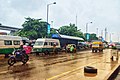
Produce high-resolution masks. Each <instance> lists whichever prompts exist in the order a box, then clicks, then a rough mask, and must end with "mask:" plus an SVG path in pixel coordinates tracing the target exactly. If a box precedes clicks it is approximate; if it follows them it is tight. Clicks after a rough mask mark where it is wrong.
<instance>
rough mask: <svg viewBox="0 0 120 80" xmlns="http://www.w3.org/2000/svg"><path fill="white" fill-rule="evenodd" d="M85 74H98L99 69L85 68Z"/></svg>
mask: <svg viewBox="0 0 120 80" xmlns="http://www.w3.org/2000/svg"><path fill="white" fill-rule="evenodd" d="M84 72H86V73H97V69H96V68H94V67H91V66H86V67H84Z"/></svg>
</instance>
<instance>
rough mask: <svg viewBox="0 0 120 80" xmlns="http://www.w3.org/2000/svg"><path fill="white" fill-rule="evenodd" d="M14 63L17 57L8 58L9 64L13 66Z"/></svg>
mask: <svg viewBox="0 0 120 80" xmlns="http://www.w3.org/2000/svg"><path fill="white" fill-rule="evenodd" d="M14 63H15V58H13V57H11V58H10V59H8V64H9V65H10V66H13V65H14Z"/></svg>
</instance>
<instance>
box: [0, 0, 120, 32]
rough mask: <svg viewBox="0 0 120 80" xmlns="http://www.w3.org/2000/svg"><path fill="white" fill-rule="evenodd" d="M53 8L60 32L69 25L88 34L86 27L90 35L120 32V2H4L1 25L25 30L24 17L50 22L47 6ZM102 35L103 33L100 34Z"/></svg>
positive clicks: (0, 19)
mask: <svg viewBox="0 0 120 80" xmlns="http://www.w3.org/2000/svg"><path fill="white" fill-rule="evenodd" d="M54 1H56V3H57V4H55V5H50V6H49V23H51V21H53V24H54V25H53V27H54V28H59V27H61V26H63V25H69V23H76V15H77V26H78V28H79V29H81V31H83V32H85V25H86V23H89V22H91V21H92V22H93V23H92V24H89V28H88V29H89V30H88V31H89V32H91V33H93V32H94V33H96V28H99V30H100V31H101V30H104V28H105V27H107V29H108V31H109V33H110V32H120V30H119V29H118V28H119V25H120V20H119V19H120V11H119V10H120V5H119V3H120V1H119V0H77V1H75V0H0V3H1V5H0V10H1V12H0V22H1V23H3V24H5V25H10V26H11V25H12V26H16V27H21V25H22V24H23V22H24V21H25V19H24V17H32V18H42V19H43V20H44V21H46V13H47V12H46V9H47V4H49V3H52V2H54ZM100 31H99V32H100Z"/></svg>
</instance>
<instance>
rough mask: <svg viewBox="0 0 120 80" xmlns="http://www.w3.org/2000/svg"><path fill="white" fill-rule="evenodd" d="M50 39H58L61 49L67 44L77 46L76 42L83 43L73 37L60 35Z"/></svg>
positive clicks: (80, 39) (54, 35)
mask: <svg viewBox="0 0 120 80" xmlns="http://www.w3.org/2000/svg"><path fill="white" fill-rule="evenodd" d="M52 38H54V39H59V41H60V45H61V47H64V46H66V45H67V44H75V45H77V44H78V41H84V39H83V38H80V37H74V36H67V35H61V34H53V35H52Z"/></svg>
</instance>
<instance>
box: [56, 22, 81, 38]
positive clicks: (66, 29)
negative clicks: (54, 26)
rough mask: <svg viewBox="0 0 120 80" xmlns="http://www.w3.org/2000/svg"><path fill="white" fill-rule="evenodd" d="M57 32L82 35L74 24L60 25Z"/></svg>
mask: <svg viewBox="0 0 120 80" xmlns="http://www.w3.org/2000/svg"><path fill="white" fill-rule="evenodd" d="M58 30H59V33H60V34H63V35H69V36H76V37H82V38H83V33H82V32H81V31H80V30H77V27H76V26H75V24H71V23H70V25H69V26H62V27H60V28H59V29H58Z"/></svg>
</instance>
